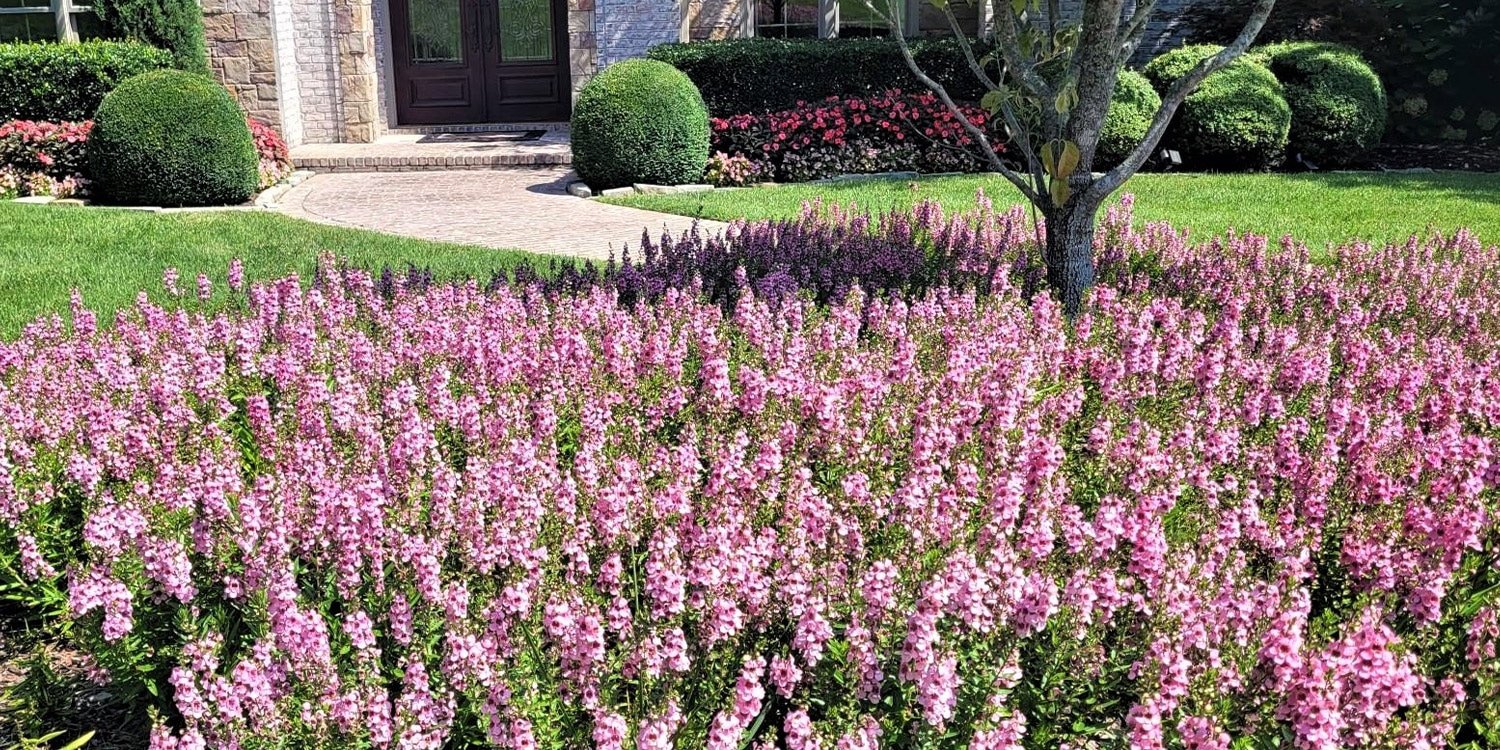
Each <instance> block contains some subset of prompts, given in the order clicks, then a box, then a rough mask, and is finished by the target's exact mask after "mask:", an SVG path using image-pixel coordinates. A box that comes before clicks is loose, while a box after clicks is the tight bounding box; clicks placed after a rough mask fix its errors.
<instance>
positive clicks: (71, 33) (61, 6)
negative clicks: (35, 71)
mask: <svg viewBox="0 0 1500 750" xmlns="http://www.w3.org/2000/svg"><path fill="white" fill-rule="evenodd" d="M93 10H94V9H93V7H92V6H88V5H75V4H74V3H73V0H51V2H50V4H49V5H48V6H47V7H45V8H43V7H28V8H0V15H3V16H23V15H25V16H32V15H35V16H40V15H49V16H52V20H53V23H55V24H56V25H57V37H56V38H55V39H54V41H58V42H76V41H78V20H77V17H76V16H77V14H79V13H89V12H92V11H93Z"/></svg>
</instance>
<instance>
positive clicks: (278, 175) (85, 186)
mask: <svg viewBox="0 0 1500 750" xmlns="http://www.w3.org/2000/svg"><path fill="white" fill-rule="evenodd" d="M246 123H247V124H248V125H249V127H250V133H251V136H252V137H253V138H254V141H255V149H256V152H257V153H258V154H259V156H260V165H259V186H260V190H261V191H262V192H264V191H266V190H269V189H270V188H272V187H274V186H276V185H279V184H281V183H283V182H285V181H287V179H288V178H290V177H291V176H292V174H293V171H292V157H291V151H290V150H289V149H288V148H287V145H286V142H285V141H283V140H282V138H281V135H280V134H279V133H277V132H276V130H275V129H274V128H272V127H271V126H270V125H267V124H265V123H263V122H260V121H259V120H256V119H254V118H246ZM92 129H93V123H92V122H91V121H88V120H85V121H82V122H34V121H30V120H12V121H10V122H5V123H0V199H6V198H31V199H35V200H34V201H32V202H47V201H46V199H48V198H52V199H60V200H79V199H83V198H87V197H88V195H89V175H88V136H89V132H90V131H91V130H92Z"/></svg>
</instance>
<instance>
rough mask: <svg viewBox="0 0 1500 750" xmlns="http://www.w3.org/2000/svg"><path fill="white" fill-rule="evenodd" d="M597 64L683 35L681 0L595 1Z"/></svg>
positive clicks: (637, 54)
mask: <svg viewBox="0 0 1500 750" xmlns="http://www.w3.org/2000/svg"><path fill="white" fill-rule="evenodd" d="M594 2H595V11H594V14H595V15H594V18H595V21H594V33H595V42H596V44H597V45H598V66H599V68H601V69H602V68H606V67H608V66H609V65H610V64H612V63H616V62H619V61H621V60H626V59H629V58H632V57H641V56H643V55H645V54H646V50H648V49H650V48H652V47H654V46H656V45H658V44H661V43H663V42H675V41H678V40H679V39H681V38H682V7H681V5H679V0H594Z"/></svg>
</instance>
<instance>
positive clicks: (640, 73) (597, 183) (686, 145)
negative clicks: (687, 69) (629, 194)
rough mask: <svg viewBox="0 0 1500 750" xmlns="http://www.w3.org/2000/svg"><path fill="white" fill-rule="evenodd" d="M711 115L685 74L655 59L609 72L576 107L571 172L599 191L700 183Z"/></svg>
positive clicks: (580, 96)
mask: <svg viewBox="0 0 1500 750" xmlns="http://www.w3.org/2000/svg"><path fill="white" fill-rule="evenodd" d="M708 136H709V131H708V111H707V110H706V109H705V108H704V106H703V97H702V96H701V95H699V93H698V89H697V87H695V86H694V85H693V82H692V81H691V80H689V79H688V77H687V76H686V75H683V73H682V71H680V70H677V69H676V68H673V67H672V66H671V65H668V64H666V63H663V62H659V61H656V60H626V61H624V62H619V63H615V64H614V65H611V66H609V67H608V68H605V69H604V70H603V72H601V73H599V75H596V76H594V77H593V79H591V80H590V81H589V82H588V83H587V84H586V85H585V86H584V87H583V90H582V91H580V92H579V93H578V101H577V103H575V104H574V105H573V122H572V143H573V166H574V168H576V169H577V170H578V176H579V178H580V179H582V180H583V181H584V182H587V183H588V184H589V185H592V186H593V187H596V188H601V189H602V188H613V187H622V186H625V185H629V184H632V183H636V182H645V183H653V184H660V185H682V184H686V183H691V182H698V181H699V180H701V179H703V169H704V167H705V165H707V164H708Z"/></svg>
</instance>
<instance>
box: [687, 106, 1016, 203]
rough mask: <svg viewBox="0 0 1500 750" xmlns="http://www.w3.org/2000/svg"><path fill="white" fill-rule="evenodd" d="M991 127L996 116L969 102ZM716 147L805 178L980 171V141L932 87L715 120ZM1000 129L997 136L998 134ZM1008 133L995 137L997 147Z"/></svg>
mask: <svg viewBox="0 0 1500 750" xmlns="http://www.w3.org/2000/svg"><path fill="white" fill-rule="evenodd" d="M963 112H964V116H965V117H966V118H967V119H968V120H969V122H971V123H973V124H974V125H975V126H977V127H980V128H983V129H986V130H989V129H991V127H992V126H991V125H990V124H989V119H990V118H989V115H988V113H986V112H985V111H984V110H983V109H980V108H979V107H964V109H963ZM709 124H710V126H711V131H712V143H713V148H714V150H715V151H716V152H723V153H724V154H725V155H726V156H728V157H743V158H745V159H747V160H749V161H750V162H751V163H752V164H754V165H756V166H757V167H758V168H759V169H760V171H761V172H762V173H763V174H765V175H775V176H777V177H778V178H779V179H783V180H789V181H801V180H808V179H815V178H822V177H829V176H833V175H837V174H840V173H849V172H874V171H895V170H916V171H922V172H940V171H969V172H972V171H978V170H982V169H989V168H990V167H989V165H988V163H987V162H985V161H984V160H983V159H981V158H979V156H978V155H977V154H975V153H974V150H973V149H974V148H975V139H974V138H973V136H972V135H971V134H970V133H969V131H968V130H967V129H966V128H965V127H964V126H963V124H962V122H961V121H960V120H959V118H958V117H957V116H956V115H954V114H953V113H952V112H951V111H949V110H948V108H947V106H946V105H944V104H943V102H942V101H941V100H939V99H938V97H937V95H936V94H933V93H932V92H930V91H925V90H924V91H916V92H910V91H902V90H900V89H890V90H887V91H882V92H880V93H877V94H872V95H868V96H830V97H828V98H827V99H823V100H820V101H816V102H804V103H799V105H798V106H796V107H791V108H789V109H785V110H782V111H779V112H765V113H756V114H739V115H733V116H730V117H715V118H712V119H711V120H710V123H709ZM992 135H993V134H992ZM1003 140H1004V139H1003V138H998V137H993V138H991V142H992V143H994V144H995V151H996V152H997V153H999V152H1003V151H1004V147H1003V145H1002V144H1001V141H1003Z"/></svg>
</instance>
